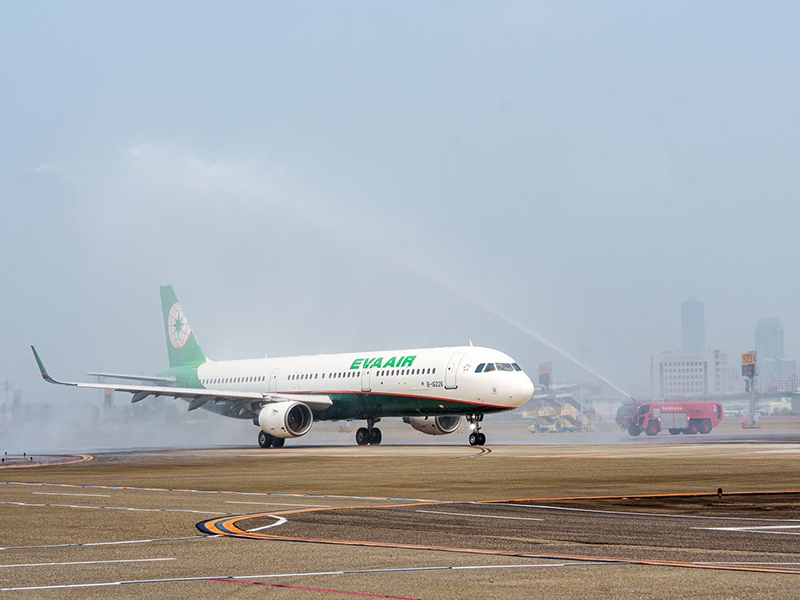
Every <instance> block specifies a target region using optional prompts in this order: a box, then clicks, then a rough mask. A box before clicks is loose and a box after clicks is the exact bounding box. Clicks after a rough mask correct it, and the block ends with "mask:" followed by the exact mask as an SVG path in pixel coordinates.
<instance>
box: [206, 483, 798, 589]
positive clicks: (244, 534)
mask: <svg viewBox="0 0 800 600" xmlns="http://www.w3.org/2000/svg"><path fill="white" fill-rule="evenodd" d="M775 493H778V492H757V494H760V495H766V494H775ZM782 493H783V494H787V492H782ZM739 494H742V495H744V494H746V492H739ZM747 494H748V495H753V493H747ZM728 495H732V494H728ZM696 496H704V497H711V496H714V494H663V495H661V494H659V495H648V496H615V497H612V498H613V499H628V498H637V497H638V498H641V497H649V498H654V497H655V498H659V497H696ZM578 499H581V500H594V499H610V498H608V497H583V498H571V500H578ZM554 500H557V499H548V500H546V501H551V502H552V501H554ZM529 501H531V500H529ZM533 501H536V500H533ZM538 501H539V502H541V501H542V500H541V499H540V500H538ZM519 502H521V501H514V500H505V501H499V500H492V501H475V502H472V504H511V505H512V506H519V504H518V503H519ZM461 503H463V502H456V501H452V502H449V504H461ZM432 504H434V505H437V504H438V505H441V504H443V502H433V503H424V502H420V503H418V504H417V505H416V506H425V505H428V506H430V505H432ZM411 506H414V505H396V506H391V505H388V506H371V507H332V508H321V509H302V510H289V511H280V512H279V513H277V514H297V513H310V512H325V511H331V510H353V511H358V510H369V509H373V510H380V509H386V508H408V507H411ZM535 506H537V507H538V506H541V507H542V508H553V509H555V508H558V507H547V506H544V505H535ZM568 510H572V509H568ZM577 510H580V511H586V512H596V511H591V510H589V509H577ZM600 512H603V511H600ZM631 514H634V515H637V514H641V513H631ZM469 516H474V515H469ZM657 516H663V515H659V514H657ZM666 516H669V515H666ZM683 516H688V515H683ZM264 517H272V518H274V517H275V515H267V514H265V513H260V514H250V515H238V516H234V517H225V518H220V519H210V520H208V521H203V522H201V523H198V524H197V528H198V529H199V530H200V531H202V532H204V533H210V534H217V535H227V536H232V537H241V538H248V539H263V540H275V541H282V542H300V543H312V544H330V545H342V546H359V547H370V548H397V549H407V550H429V551H433V552H457V553H465V554H481V555H494V556H514V557H519V558H534V559H540V560H570V561H580V562H582V563H585V562H598V563H604V564H620V563H624V564H633V565H647V566H661V567H677V568H694V569H716V570H725V571H751V572H760V573H787V574H800V569H793V568H787V567H784V568H778V567H766V566H748V565H738V564H727V563H726V564H703V563H694V562H681V561H662V560H643V559H629V558H620V557H604V556H570V555H560V554H552V555H550V554H546V555H545V554H532V553H526V552H515V551H503V550H485V549H479V548H453V547H447V546H426V545H416V544H402V543H383V542H370V541H366V540H332V539H325V538H305V537H289V536H279V535H271V534H264V533H258V532H250V531H245V530H242V529H240V528H239V527H238V526H237V524H238V523H239V522H242V521H247V520H251V519H256V518H264ZM701 518H702V517H701ZM782 522H786V521H782ZM791 522H794V521H791ZM792 535H794V534H792Z"/></svg>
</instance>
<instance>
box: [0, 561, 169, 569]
mask: <svg viewBox="0 0 800 600" xmlns="http://www.w3.org/2000/svg"><path fill="white" fill-rule="evenodd" d="M167 560H178V559H177V558H131V559H129V560H85V561H80V562H51V563H29V564H25V565H0V569H15V568H17V567H61V566H67V565H107V564H111V563H138V562H161V561H167Z"/></svg>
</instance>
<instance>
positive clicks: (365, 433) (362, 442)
mask: <svg viewBox="0 0 800 600" xmlns="http://www.w3.org/2000/svg"><path fill="white" fill-rule="evenodd" d="M356 444H358V445H359V446H366V445H367V444H369V429H367V428H366V427H359V428H358V431H356Z"/></svg>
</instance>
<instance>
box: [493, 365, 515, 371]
mask: <svg viewBox="0 0 800 600" xmlns="http://www.w3.org/2000/svg"><path fill="white" fill-rule="evenodd" d="M497 370H498V371H513V370H514V367H512V366H511V363H497Z"/></svg>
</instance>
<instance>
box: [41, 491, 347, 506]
mask: <svg viewBox="0 0 800 600" xmlns="http://www.w3.org/2000/svg"><path fill="white" fill-rule="evenodd" d="M34 493H35V492H34ZM225 504H257V505H259V506H305V507H307V508H331V507H330V505H329V504H290V503H288V502H241V501H236V500H225Z"/></svg>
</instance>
